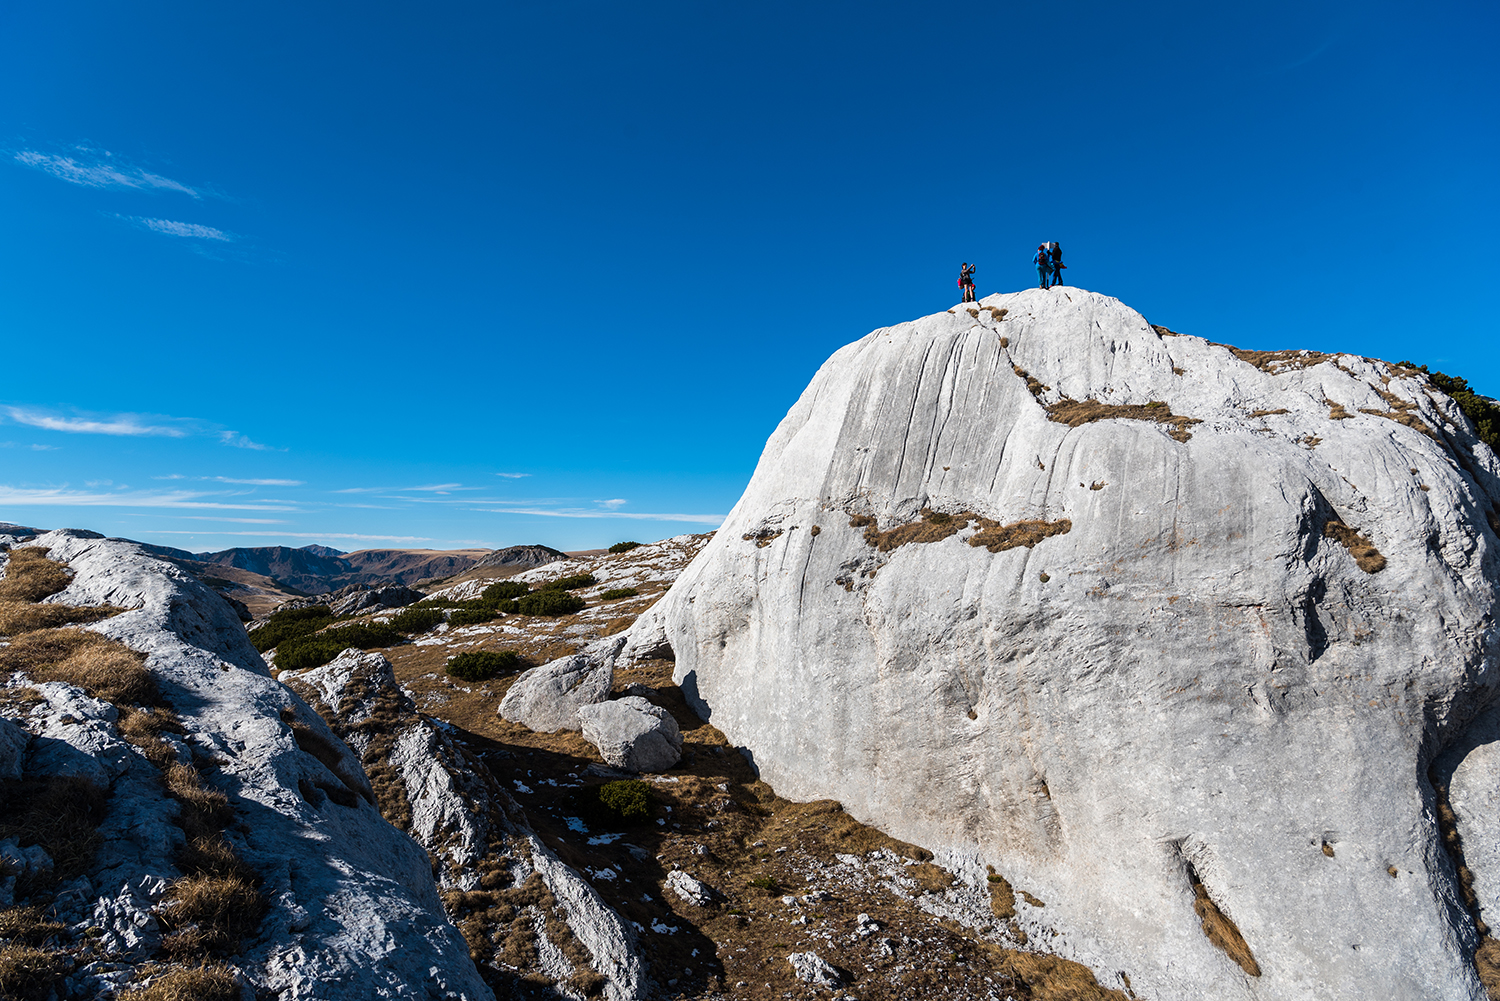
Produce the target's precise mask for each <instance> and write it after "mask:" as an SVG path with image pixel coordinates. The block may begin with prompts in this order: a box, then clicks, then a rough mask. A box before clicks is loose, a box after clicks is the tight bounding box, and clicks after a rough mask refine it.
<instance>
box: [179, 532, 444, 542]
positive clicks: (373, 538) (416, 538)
mask: <svg viewBox="0 0 1500 1001" xmlns="http://www.w3.org/2000/svg"><path fill="white" fill-rule="evenodd" d="M152 534H154V535H254V536H262V537H263V536H271V537H273V538H278V539H355V540H358V541H361V542H432V541H433V540H432V538H431V537H430V536H426V535H355V534H352V533H347V532H177V531H160V532H154V533H152Z"/></svg>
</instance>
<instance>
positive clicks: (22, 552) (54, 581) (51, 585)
mask: <svg viewBox="0 0 1500 1001" xmlns="http://www.w3.org/2000/svg"><path fill="white" fill-rule="evenodd" d="M68 580H69V578H68V571H67V570H65V569H64V568H63V565H62V564H61V563H54V562H52V561H51V560H49V559H47V550H45V549H39V548H37V547H35V546H30V547H27V548H25V549H12V550H11V551H10V560H9V562H7V563H6V564H5V576H4V577H3V578H0V599H3V600H7V601H41V600H42V599H43V598H46V597H48V596H50V595H54V594H56V593H57V592H59V591H61V590H62V589H63V588H65V587H67V586H68Z"/></svg>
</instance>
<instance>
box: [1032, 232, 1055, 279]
mask: <svg viewBox="0 0 1500 1001" xmlns="http://www.w3.org/2000/svg"><path fill="white" fill-rule="evenodd" d="M1031 262H1032V263H1033V264H1035V265H1036V276H1037V284H1038V285H1039V286H1041V287H1042V288H1046V287H1047V277H1048V276H1049V275H1050V274H1052V255H1051V254H1049V253H1047V245H1046V244H1045V243H1039V244H1037V248H1036V256H1035V257H1033V258H1032V259H1031Z"/></svg>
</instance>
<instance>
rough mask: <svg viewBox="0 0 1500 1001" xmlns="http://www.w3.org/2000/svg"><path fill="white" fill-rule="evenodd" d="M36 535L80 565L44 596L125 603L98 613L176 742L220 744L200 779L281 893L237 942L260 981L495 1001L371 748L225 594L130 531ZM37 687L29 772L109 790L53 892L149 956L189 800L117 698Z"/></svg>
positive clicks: (100, 929) (289, 989) (366, 993)
mask: <svg viewBox="0 0 1500 1001" xmlns="http://www.w3.org/2000/svg"><path fill="white" fill-rule="evenodd" d="M28 544H30V545H37V546H42V547H48V548H49V549H50V554H49V555H50V556H51V558H53V559H57V560H60V561H64V562H67V563H68V564H69V566H70V568H71V569H72V571H73V573H74V576H73V579H72V582H71V584H70V585H69V586H68V588H67V589H65V590H64V591H63V592H61V593H60V594H58V595H56V596H54V597H53V598H52V599H49V600H54V601H60V602H63V603H66V604H73V605H97V604H111V605H116V606H119V607H123V608H128V609H131V610H130V611H127V612H125V613H123V614H120V615H117V616H115V617H113V618H110V619H106V620H103V621H101V622H98V623H94V624H92V625H91V626H89V627H87V628H90V629H93V630H95V631H97V632H99V633H102V634H104V635H106V636H110V637H112V638H114V639H116V640H118V641H119V642H121V643H123V644H124V645H125V646H127V647H129V648H131V649H133V650H136V651H139V652H142V653H144V654H146V666H147V668H148V669H149V670H150V671H151V673H152V674H153V676H154V677H155V679H156V681H157V684H158V686H159V688H160V689H161V693H162V696H163V698H164V699H165V700H166V702H167V703H168V704H169V705H170V706H171V707H172V708H173V710H174V711H175V713H176V715H177V717H178V718H179V720H180V721H181V723H182V725H183V728H184V729H185V730H186V731H187V733H186V735H185V736H184V737H183V738H182V741H181V746H180V747H179V748H178V751H179V759H183V758H186V757H188V756H190V755H191V756H196V757H198V758H199V759H200V760H213V761H215V762H216V767H214V768H213V769H211V770H207V771H206V772H205V774H204V779H205V781H207V782H209V783H210V784H211V785H212V786H213V787H214V788H216V789H218V790H220V791H222V792H223V793H225V794H226V795H227V796H228V799H229V803H230V805H231V806H232V807H233V809H234V811H235V814H236V816H237V818H238V822H237V823H235V824H233V825H231V826H230V827H229V828H228V829H227V830H226V831H225V835H224V836H225V838H226V839H227V840H228V842H229V843H230V844H231V845H232V847H233V848H234V851H235V853H236V854H237V855H238V856H239V857H240V858H241V859H242V860H243V861H244V862H245V863H246V864H248V865H249V866H251V867H252V868H254V869H255V870H256V871H257V872H258V873H260V875H261V877H262V879H263V881H264V882H263V885H262V886H261V892H262V893H263V894H264V895H265V897H266V898H267V900H268V902H269V903H270V910H269V913H268V915H267V917H266V919H265V920H264V922H263V923H262V925H261V929H260V934H259V935H258V937H256V938H255V939H253V940H251V941H248V942H246V943H244V947H243V949H242V951H241V952H240V953H239V954H237V955H236V956H234V957H233V962H234V965H235V966H236V967H238V968H239V969H240V970H241V971H242V972H243V973H244V975H245V976H246V978H247V979H248V980H249V981H250V982H251V983H252V984H253V986H254V988H255V990H256V992H257V996H259V995H261V994H263V995H265V996H267V997H276V998H278V999H280V1001H297V999H317V1001H344V999H348V1001H356V999H358V1001H364V999H366V998H372V997H403V998H434V999H435V998H463V999H467V1001H491V999H492V998H493V995H492V994H491V992H490V990H489V988H488V987H486V986H485V984H484V982H483V981H482V980H481V979H480V977H479V975H478V971H477V970H476V969H475V968H474V964H473V961H472V960H471V959H470V958H469V953H468V949H467V947H466V945H465V943H464V940H463V938H462V936H460V935H459V933H458V930H457V929H456V928H455V927H453V925H452V924H450V923H449V922H448V921H447V919H446V917H445V915H444V913H443V909H442V904H441V902H440V901H439V899H438V894H437V887H436V885H435V884H434V882H433V878H432V871H431V864H430V862H429V860H428V858H427V855H426V853H425V852H424V851H423V850H422V849H421V848H420V847H419V846H418V845H417V844H416V843H415V842H413V841H412V840H411V839H410V838H409V837H407V836H406V835H405V834H402V833H401V832H399V831H397V830H396V829H395V828H393V827H391V825H390V824H388V823H386V822H385V820H383V819H382V818H381V816H380V814H379V812H378V811H377V810H376V808H375V806H374V804H373V798H374V797H373V794H372V793H371V791H370V786H369V783H368V781H367V780H366V779H365V775H364V771H363V769H362V768H361V766H360V762H359V760H358V759H357V758H355V757H354V756H353V755H352V754H350V753H349V751H348V749H347V748H346V747H345V746H344V744H343V743H342V742H341V741H340V740H339V739H338V738H337V737H336V736H334V734H333V733H332V732H331V731H330V730H329V728H328V726H327V725H326V724H325V723H324V722H323V720H322V719H321V718H320V717H319V716H318V715H317V714H316V713H314V712H313V711H312V710H311V709H310V708H309V707H308V706H307V704H306V703H304V702H303V701H302V700H301V699H300V698H298V697H297V696H296V695H294V694H293V693H292V692H291V691H290V690H288V689H287V688H286V687H285V686H283V685H282V684H280V683H279V682H277V681H276V680H274V679H272V678H271V677H270V675H269V673H268V672H267V670H266V668H265V665H264V663H263V662H262V661H261V659H260V656H259V655H258V654H257V653H256V651H255V648H254V647H253V646H251V645H250V642H249V640H248V639H247V637H246V635H245V631H244V629H243V628H242V627H241V626H240V623H239V622H238V621H237V619H236V618H235V616H234V613H233V612H232V610H231V609H230V608H229V606H228V605H226V604H225V603H224V602H223V601H221V600H220V599H219V598H218V596H217V595H215V594H214V593H213V592H211V591H210V590H208V589H207V588H206V587H204V586H203V585H202V584H200V583H199V582H198V581H197V580H195V579H194V578H192V577H191V576H190V575H189V574H187V573H186V572H185V571H183V570H181V569H179V568H178V567H176V566H173V565H172V564H170V563H166V562H163V561H162V560H159V559H156V558H154V557H152V556H149V555H147V554H146V553H144V552H143V551H142V550H141V549H140V548H139V547H138V546H136V545H135V544H134V543H128V542H122V541H118V540H102V539H100V538H99V537H98V536H95V535H94V534H93V533H79V532H71V531H62V532H51V533H48V534H45V535H42V536H40V537H38V538H36V539H35V540H33V541H32V542H31V543H28ZM34 687H35V689H36V690H37V691H38V692H39V693H40V694H41V695H42V696H43V701H42V702H41V703H39V704H38V705H37V706H36V707H35V708H34V709H33V710H32V711H31V713H30V715H29V716H28V717H27V719H26V720H24V723H25V725H26V727H27V728H28V729H29V730H30V731H31V734H32V737H31V740H30V743H29V746H28V748H27V751H26V760H25V766H24V767H25V773H26V774H27V775H28V776H33V775H37V776H40V775H81V776H84V777H88V778H91V779H92V780H93V781H95V782H97V783H99V784H100V785H101V786H103V787H105V788H106V789H108V790H109V794H110V796H109V800H108V807H107V810H106V814H105V817H104V821H103V823H102V825H101V826H100V828H99V836H100V845H99V849H98V853H97V855H96V857H95V861H94V866H93V868H92V869H91V870H90V871H89V873H88V875H87V876H86V877H84V878H82V879H80V880H79V881H77V882H76V883H75V884H70V885H69V886H65V887H60V888H59V892H58V894H57V899H56V902H55V903H54V905H53V907H54V909H55V912H56V914H57V916H58V919H59V920H60V921H62V922H64V923H65V924H67V925H69V926H70V928H71V929H72V930H73V931H74V932H75V933H76V934H83V933H84V931H85V930H88V934H90V935H91V936H94V937H95V938H96V941H97V942H98V944H99V946H100V947H101V949H103V950H104V951H106V952H108V953H110V954H112V955H114V956H116V957H117V958H118V960H119V962H121V963H139V962H144V961H146V960H148V959H150V958H151V957H152V950H154V949H155V948H156V946H157V944H159V942H160V931H159V929H158V928H157V923H156V919H155V917H154V916H153V914H152V909H153V908H154V907H157V906H159V905H160V904H161V903H162V902H163V901H164V900H165V899H166V897H167V895H168V894H170V892H171V891H170V889H169V887H170V881H171V880H174V879H176V878H177V877H178V876H180V875H181V873H180V872H179V871H178V870H177V868H176V866H175V862H174V860H175V857H176V854H177V851H178V850H179V848H180V847H181V845H182V842H183V834H182V830H181V829H180V828H179V827H177V826H176V825H175V824H174V823H173V819H174V818H175V817H176V815H177V811H178V805H177V803H176V802H175V801H173V800H171V799H169V798H167V796H166V795H165V793H164V790H163V787H162V780H161V773H160V772H158V771H157V770H156V768H155V767H154V766H153V765H151V764H150V763H149V762H148V761H147V760H146V758H145V757H144V756H143V755H142V754H141V752H140V751H139V750H138V749H136V748H135V747H133V746H132V745H130V744H129V743H127V742H126V741H124V740H123V739H122V737H121V735H120V734H119V732H118V730H117V729H116V719H117V716H118V713H117V711H116V709H115V708H114V707H113V706H111V705H109V704H108V703H106V702H102V701H100V700H98V699H93V698H90V697H88V696H87V695H85V694H84V693H83V692H82V691H80V690H79V689H77V688H74V687H72V686H70V685H65V684H60V683H57V682H48V683H45V684H40V685H35V686H34ZM293 722H295V723H296V724H297V725H298V727H299V729H298V730H294V729H293V728H292V726H291V724H292V723H293ZM299 734H300V739H301V740H302V741H312V742H316V748H317V750H318V751H319V754H320V755H321V758H320V757H319V756H315V755H314V754H313V753H311V752H309V751H308V750H304V749H303V747H302V746H301V745H300V744H299ZM189 747H191V751H190V750H189ZM325 761H326V763H325ZM340 801H342V802H343V803H347V804H349V805H341V803H340ZM91 982H92V981H91ZM96 986H97V988H98V990H99V991H101V992H102V991H103V990H104V989H105V987H104V981H102V980H101V981H100V982H99V984H98V985H96Z"/></svg>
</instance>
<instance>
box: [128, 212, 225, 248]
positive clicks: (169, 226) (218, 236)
mask: <svg viewBox="0 0 1500 1001" xmlns="http://www.w3.org/2000/svg"><path fill="white" fill-rule="evenodd" d="M120 218H121V219H124V220H127V221H128V222H133V223H135V224H136V225H138V226H142V227H144V228H146V229H149V230H150V231H151V232H153V233H160V234H162V235H163V236H183V237H187V238H188V239H191V240H218V241H220V242H222V243H233V242H234V237H232V236H230V235H229V234H228V233H226V232H224V231H223V230H222V229H215V228H214V227H212V226H200V225H199V224H198V223H195V222H178V221H177V220H176V219H148V218H146V217H145V216H126V215H122V216H120Z"/></svg>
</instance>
